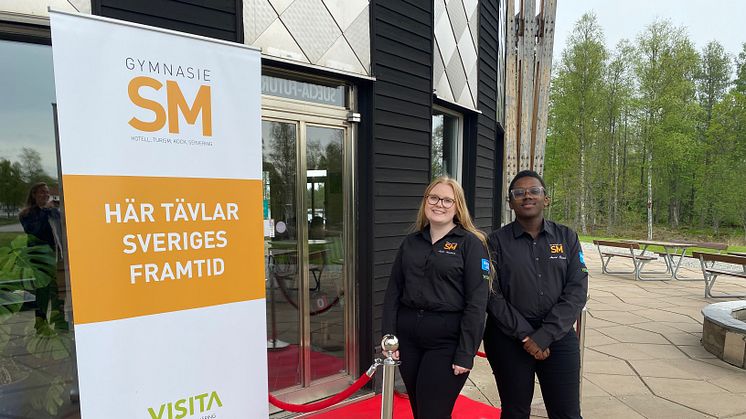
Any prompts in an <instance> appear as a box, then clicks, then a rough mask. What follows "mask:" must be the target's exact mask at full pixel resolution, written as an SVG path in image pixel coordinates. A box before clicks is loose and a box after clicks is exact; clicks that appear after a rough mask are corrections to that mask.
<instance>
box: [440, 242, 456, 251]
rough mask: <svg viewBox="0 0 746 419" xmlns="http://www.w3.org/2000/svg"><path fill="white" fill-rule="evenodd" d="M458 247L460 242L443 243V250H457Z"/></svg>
mask: <svg viewBox="0 0 746 419" xmlns="http://www.w3.org/2000/svg"><path fill="white" fill-rule="evenodd" d="M457 247H458V243H451V242H446V244H444V245H443V250H456V248H457Z"/></svg>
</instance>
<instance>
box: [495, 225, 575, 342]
mask: <svg viewBox="0 0 746 419" xmlns="http://www.w3.org/2000/svg"><path fill="white" fill-rule="evenodd" d="M489 245H490V251H491V254H492V257H493V262H494V266H495V270H496V271H497V280H498V281H497V282H498V284H497V285H495V286H493V289H494V290H495V292H494V293H492V294H491V295H490V302H489V306H488V309H487V311H488V314H489V316H490V317H491V320H490V324H492V323H493V320H494V322H495V323H497V325H498V327H499V328H500V329H501V330H502V332H503V333H505V334H507V335H509V336H512V337H514V338H516V339H519V340H522V339H523V338H525V337H526V336H531V339H533V340H534V341H535V342H536V343H537V344H538V345H539V346H540V347H541V348H546V347H547V346H549V345H550V344H551V343H552V342H554V341H555V340H557V339H560V338H561V337H563V336H564V335H565V334H567V332H568V331H570V329H571V328H572V325H573V323H575V320H576V319H577V317H578V315H579V314H580V311H581V310H582V309H583V306H584V305H585V301H586V298H587V293H588V269H586V267H585V261H584V259H583V251H582V249H581V247H580V242H579V241H578V235H577V234H575V232H574V231H572V230H571V229H570V228H568V227H566V226H563V225H561V224H557V223H554V222H552V221H548V220H544V223H543V227H542V229H541V232H539V235H538V236H537V237H536V240H534V238H533V237H531V235H530V234H528V233H526V232H525V231H524V230H523V227H521V225H520V224H518V223H517V222H512V223H510V224H508V225H506V226H504V227H502V228H500V229H499V230H497V231H494V232H493V233H492V234H490V237H489ZM527 319H528V320H527ZM531 323H533V324H534V325H537V324H540V326H539V327H538V329H536V328H534V327H533V326H532V325H531Z"/></svg>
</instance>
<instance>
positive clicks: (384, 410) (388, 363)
mask: <svg viewBox="0 0 746 419" xmlns="http://www.w3.org/2000/svg"><path fill="white" fill-rule="evenodd" d="M381 348H382V349H383V350H384V353H385V354H386V359H384V360H383V385H382V387H381V419H391V418H392V417H393V415H394V374H395V373H396V366H397V365H399V361H396V360H394V359H393V358H392V357H391V356H392V355H393V354H394V352H396V350H397V349H399V339H397V338H396V336H394V335H385V336H384V337H383V339H381Z"/></svg>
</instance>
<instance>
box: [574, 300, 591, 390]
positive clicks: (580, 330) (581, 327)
mask: <svg viewBox="0 0 746 419" xmlns="http://www.w3.org/2000/svg"><path fill="white" fill-rule="evenodd" d="M587 311H588V310H587V306H583V310H581V311H580V316H578V320H577V323H576V324H575V333H577V335H578V346H580V387H579V388H578V390H579V392H578V395H579V396H580V400H581V401H582V400H583V355H584V352H585V316H586V312H587Z"/></svg>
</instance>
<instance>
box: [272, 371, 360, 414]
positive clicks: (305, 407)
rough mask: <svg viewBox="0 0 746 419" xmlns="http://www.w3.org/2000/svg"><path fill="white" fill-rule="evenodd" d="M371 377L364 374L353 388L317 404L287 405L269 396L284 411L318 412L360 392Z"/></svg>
mask: <svg viewBox="0 0 746 419" xmlns="http://www.w3.org/2000/svg"><path fill="white" fill-rule="evenodd" d="M370 377H371V376H370V375H368V374H363V375H361V376H360V378H358V379H357V381H355V382H354V383H352V385H351V386H349V387H347V389H345V390H344V391H342V392H341V393H339V394H336V395H334V396H332V397H329V398H328V399H325V400H322V401H319V402H315V403H309V404H292V403H285V402H283V401H282V400H277V399H276V398H275V396H273V395H272V394H270V395H269V402H270V403H272V404H273V405H275V406H277V407H279V408H280V409H282V410H287V411H288V412H298V413H307V412H315V411H317V410H321V409H326V408H327V407H329V406H331V405H334V404H337V403H339V402H341V401H342V400H344V399H346V398H348V397H350V396H351V395H352V394H353V393H355V392H356V391H358V390H360V389H361V388H362V387H363V386H364V385H366V384H368V381H370Z"/></svg>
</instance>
